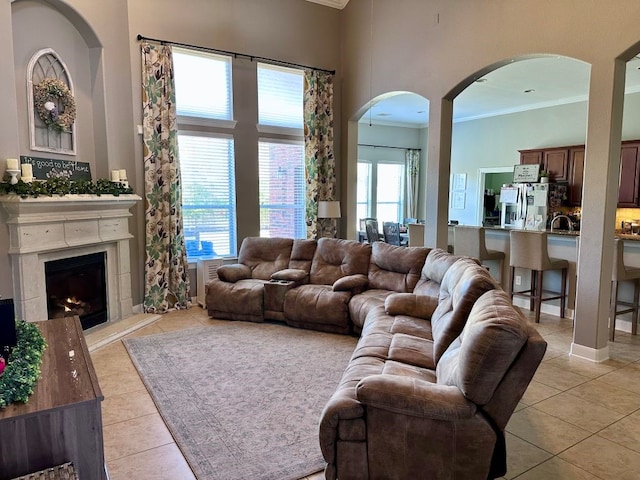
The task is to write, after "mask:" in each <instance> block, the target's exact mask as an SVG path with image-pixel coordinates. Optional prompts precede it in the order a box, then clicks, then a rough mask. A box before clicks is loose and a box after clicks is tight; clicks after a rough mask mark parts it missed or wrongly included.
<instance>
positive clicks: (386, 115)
mask: <svg viewBox="0 0 640 480" xmlns="http://www.w3.org/2000/svg"><path fill="white" fill-rule="evenodd" d="M376 116H378V117H390V116H391V114H390V113H384V112H380V113H376Z"/></svg>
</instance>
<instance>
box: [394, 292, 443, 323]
mask: <svg viewBox="0 0 640 480" xmlns="http://www.w3.org/2000/svg"><path fill="white" fill-rule="evenodd" d="M437 306H438V299H437V298H436V297H432V296H430V295H415V294H413V293H392V294H391V295H389V296H388V297H387V298H386V299H385V301H384V311H385V313H386V314H387V315H408V316H410V317H418V318H425V319H429V318H431V315H433V312H434V311H435V309H436V307H437Z"/></svg>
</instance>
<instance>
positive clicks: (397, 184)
mask: <svg viewBox="0 0 640 480" xmlns="http://www.w3.org/2000/svg"><path fill="white" fill-rule="evenodd" d="M404 171H405V166H404V163H402V162H393V161H375V160H374V161H365V160H360V161H358V181H357V213H358V218H357V220H358V221H359V219H361V218H366V217H372V218H377V219H378V222H379V223H380V224H381V223H382V222H399V223H401V222H403V221H404V196H405V195H404V176H405V175H404ZM357 228H360V227H359V223H358V227H357Z"/></svg>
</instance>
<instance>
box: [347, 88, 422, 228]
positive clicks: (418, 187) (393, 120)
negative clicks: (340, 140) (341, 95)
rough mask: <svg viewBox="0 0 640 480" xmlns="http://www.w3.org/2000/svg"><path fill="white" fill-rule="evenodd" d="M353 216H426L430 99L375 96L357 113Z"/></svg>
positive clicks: (407, 95)
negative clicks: (425, 193) (354, 205)
mask: <svg viewBox="0 0 640 480" xmlns="http://www.w3.org/2000/svg"><path fill="white" fill-rule="evenodd" d="M357 118H359V121H358V138H357V143H358V148H357V151H358V155H357V181H356V190H357V193H356V218H355V219H354V220H353V222H352V223H354V224H355V226H356V230H358V231H362V226H361V223H362V222H361V220H362V219H364V218H376V219H377V220H378V222H379V223H380V225H382V222H395V223H399V224H401V228H403V227H402V226H404V225H406V224H407V223H409V222H417V221H419V220H420V219H424V218H425V214H424V203H425V197H424V189H425V182H424V178H425V172H426V152H427V127H428V120H429V101H428V100H427V99H426V98H424V97H422V96H420V95H418V94H416V93H412V92H389V93H385V94H383V95H380V96H378V97H376V98H374V99H372V100H371V101H370V102H368V103H367V104H366V105H365V106H363V107H362V108H361V109H360V111H359V117H357Z"/></svg>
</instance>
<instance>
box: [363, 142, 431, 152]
mask: <svg viewBox="0 0 640 480" xmlns="http://www.w3.org/2000/svg"><path fill="white" fill-rule="evenodd" d="M358 146H359V147H373V148H397V149H398V150H417V151H419V152H421V151H422V149H421V148H413V147H392V146H391V145H370V144H368V143H359V144H358Z"/></svg>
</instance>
